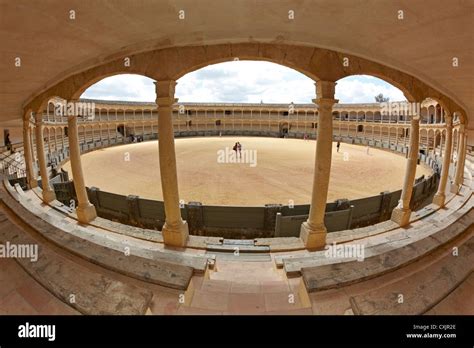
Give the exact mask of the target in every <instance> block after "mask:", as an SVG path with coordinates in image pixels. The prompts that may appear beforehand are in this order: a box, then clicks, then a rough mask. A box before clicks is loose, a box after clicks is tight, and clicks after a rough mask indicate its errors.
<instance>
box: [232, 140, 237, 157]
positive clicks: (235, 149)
mask: <svg viewBox="0 0 474 348" xmlns="http://www.w3.org/2000/svg"><path fill="white" fill-rule="evenodd" d="M237 144H238V143H235V144H234V146H233V147H232V150H234V151H235V158H237V153H238V148H237Z"/></svg>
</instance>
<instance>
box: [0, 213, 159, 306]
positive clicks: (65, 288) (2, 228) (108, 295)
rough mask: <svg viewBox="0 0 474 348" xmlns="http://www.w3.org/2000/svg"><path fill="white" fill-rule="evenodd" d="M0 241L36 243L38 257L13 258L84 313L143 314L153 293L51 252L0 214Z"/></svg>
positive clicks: (39, 281)
mask: <svg viewBox="0 0 474 348" xmlns="http://www.w3.org/2000/svg"><path fill="white" fill-rule="evenodd" d="M0 220H1V222H0V240H1V241H2V242H3V243H4V244H5V245H6V243H7V242H8V243H9V244H8V245H10V247H12V246H13V245H14V246H19V245H25V246H26V245H30V246H35V245H36V246H38V255H37V256H38V258H37V260H36V261H35V260H31V259H28V258H20V257H19V258H16V260H17V262H18V263H19V264H20V265H21V266H22V267H23V268H24V269H25V271H26V272H28V273H29V274H30V275H31V276H32V277H33V278H34V279H35V280H36V281H37V282H38V283H40V284H41V285H42V286H43V287H44V288H46V289H47V290H48V291H50V292H51V293H53V294H54V295H55V296H56V297H58V298H59V299H61V300H62V301H63V302H65V303H67V304H69V305H70V306H71V307H73V308H75V309H76V310H78V311H79V312H80V313H83V314H129V315H131V314H145V313H146V310H147V309H148V308H149V306H150V302H151V300H152V297H153V294H152V292H151V291H150V290H147V289H143V288H139V287H137V286H134V285H130V284H125V283H123V282H120V281H117V280H114V279H112V278H110V277H107V276H105V275H104V274H103V273H97V272H94V271H92V270H90V269H88V268H86V267H84V266H81V265H79V264H77V263H75V262H73V261H70V260H69V259H67V258H65V257H64V256H62V255H60V254H58V253H57V252H55V251H53V250H52V249H51V248H50V247H48V245H47V244H45V243H44V242H43V243H41V242H39V241H38V240H36V239H34V238H32V237H31V236H30V235H29V234H28V233H27V232H25V231H22V230H21V229H20V228H18V227H17V226H16V225H14V224H12V223H11V222H10V221H9V220H8V219H6V218H5V216H4V215H3V213H1V214H0Z"/></svg>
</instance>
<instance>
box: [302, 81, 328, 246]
mask: <svg viewBox="0 0 474 348" xmlns="http://www.w3.org/2000/svg"><path fill="white" fill-rule="evenodd" d="M335 87H336V83H335V82H332V81H321V80H318V81H317V82H316V97H317V98H316V99H315V100H314V102H315V103H317V104H318V111H319V119H318V130H317V141H316V159H315V165H314V178H313V192H312V197H311V207H310V210H309V216H308V220H307V221H305V222H303V223H302V224H301V230H300V238H301V239H302V240H303V242H304V244H305V246H306V248H308V249H322V248H324V246H325V245H326V234H327V230H326V226H325V225H324V215H325V211H326V200H327V196H328V187H329V175H330V173H331V157H332V107H333V105H334V104H335V103H337V100H336V99H334V90H335Z"/></svg>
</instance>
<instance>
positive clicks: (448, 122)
mask: <svg viewBox="0 0 474 348" xmlns="http://www.w3.org/2000/svg"><path fill="white" fill-rule="evenodd" d="M444 121H445V123H446V126H448V127H452V126H453V115H451V113H450V112H448V111H446V109H445V110H444Z"/></svg>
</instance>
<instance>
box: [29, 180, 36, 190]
mask: <svg viewBox="0 0 474 348" xmlns="http://www.w3.org/2000/svg"><path fill="white" fill-rule="evenodd" d="M28 187H29V188H30V189H33V188H35V187H38V181H37V180H36V179H30V181H29V182H28Z"/></svg>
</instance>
